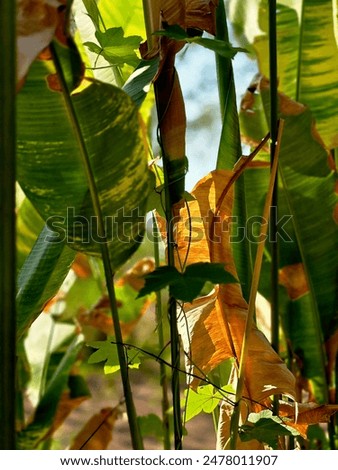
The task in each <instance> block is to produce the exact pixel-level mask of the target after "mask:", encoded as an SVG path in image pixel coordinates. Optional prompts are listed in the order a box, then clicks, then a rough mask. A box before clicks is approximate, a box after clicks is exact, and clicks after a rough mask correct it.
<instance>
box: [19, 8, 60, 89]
mask: <svg viewBox="0 0 338 470" xmlns="http://www.w3.org/2000/svg"><path fill="white" fill-rule="evenodd" d="M62 4H65V1H64V0H17V83H18V88H20V87H21V86H22V84H23V80H24V78H25V76H26V74H27V72H28V69H29V67H30V66H31V64H32V62H33V61H34V60H35V59H36V57H37V56H38V55H39V53H40V52H41V51H42V50H43V49H44V48H45V47H47V46H48V45H49V44H50V42H51V40H52V38H53V36H54V33H55V30H56V28H57V26H58V22H59V13H58V8H59V7H60V5H62Z"/></svg>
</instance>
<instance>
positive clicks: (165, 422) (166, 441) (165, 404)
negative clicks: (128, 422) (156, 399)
mask: <svg viewBox="0 0 338 470" xmlns="http://www.w3.org/2000/svg"><path fill="white" fill-rule="evenodd" d="M153 234H154V237H155V243H154V257H155V266H156V267H158V266H160V253H159V230H158V227H157V223H156V218H155V215H154V214H153ZM155 313H156V323H157V334H158V345H159V349H160V351H163V350H164V347H165V345H164V333H163V321H162V297H161V292H156V312H155ZM160 385H161V388H162V430H163V448H164V449H165V450H170V448H171V446H170V427H169V415H168V410H169V398H168V377H167V373H166V367H165V364H164V362H162V361H160Z"/></svg>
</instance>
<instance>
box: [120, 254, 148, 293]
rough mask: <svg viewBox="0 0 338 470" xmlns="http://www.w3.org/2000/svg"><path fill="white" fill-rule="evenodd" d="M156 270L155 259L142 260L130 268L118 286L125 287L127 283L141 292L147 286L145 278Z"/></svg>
mask: <svg viewBox="0 0 338 470" xmlns="http://www.w3.org/2000/svg"><path fill="white" fill-rule="evenodd" d="M154 269H155V261H154V259H153V258H149V257H148V258H142V259H141V260H140V261H138V262H137V263H135V264H134V266H133V267H132V268H130V269H129V270H128V271H127V272H126V273H125V274H124V276H122V277H121V279H119V280H118V281H117V283H116V284H117V285H118V286H123V285H124V284H126V283H127V284H129V285H130V286H131V287H132V288H133V289H135V290H136V291H137V292H139V291H140V290H141V289H142V287H144V284H145V281H144V276H145V275H146V274H149V273H151V272H152V271H154Z"/></svg>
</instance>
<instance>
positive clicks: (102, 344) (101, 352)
mask: <svg viewBox="0 0 338 470" xmlns="http://www.w3.org/2000/svg"><path fill="white" fill-rule="evenodd" d="M88 346H89V347H91V348H94V349H97V350H96V351H95V352H93V353H92V354H91V355H90V356H89V358H88V364H97V363H99V362H104V363H105V364H104V373H105V374H114V373H115V372H117V371H119V370H120V363H119V357H118V352H117V346H116V344H115V343H113V342H112V341H111V340H109V339H108V340H105V341H92V342H90V343H88ZM140 358H141V354H140V352H139V351H133V350H131V351H130V352H129V353H128V367H129V368H130V369H138V368H139V367H140V364H141V360H140Z"/></svg>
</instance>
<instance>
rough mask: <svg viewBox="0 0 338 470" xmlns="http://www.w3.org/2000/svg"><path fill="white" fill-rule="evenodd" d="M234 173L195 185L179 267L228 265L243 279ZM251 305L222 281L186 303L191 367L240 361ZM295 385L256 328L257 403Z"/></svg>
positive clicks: (180, 235)
mask: <svg viewBox="0 0 338 470" xmlns="http://www.w3.org/2000/svg"><path fill="white" fill-rule="evenodd" d="M232 176H233V173H232V172H230V171H220V170H218V171H214V172H212V173H209V174H208V175H207V176H206V177H205V178H203V179H202V180H200V181H199V183H198V184H197V185H196V187H195V188H194V189H193V191H192V195H193V196H194V198H195V200H192V201H189V202H187V205H188V208H187V206H185V207H184V208H181V209H180V210H179V218H177V221H176V224H175V228H174V234H175V242H176V244H177V247H178V250H177V265H178V266H180V265H182V263H183V262H184V260H186V264H191V263H196V262H201V261H204V262H212V263H225V265H226V269H227V271H229V272H230V273H231V274H233V275H234V276H235V277H237V272H236V267H235V263H234V259H233V255H232V250H231V245H230V229H229V222H230V221H231V215H232V205H233V186H231V187H230V189H229V191H228V192H227V193H226V194H225V193H224V188H226V187H227V185H228V182H229V180H230V178H231V177H232ZM189 221H190V222H189ZM247 308H248V306H247V303H246V301H245V300H244V298H243V295H242V291H241V287H240V284H239V283H238V284H228V285H220V286H218V287H216V289H215V290H214V291H213V292H211V293H210V294H209V295H207V296H205V297H202V298H199V299H196V300H195V301H194V302H192V303H190V304H185V305H184V306H183V311H184V314H182V312H179V318H180V322H179V328H180V334H181V336H182V340H183V343H184V347H185V351H186V353H187V354H188V356H189V357H190V359H187V368H188V369H190V368H191V367H192V368H193V369H195V368H196V370H194V373H197V374H198V370H202V371H203V372H204V373H208V372H210V371H211V370H212V369H214V368H215V367H216V366H217V365H219V364H220V363H221V362H222V361H224V360H226V359H228V358H230V357H235V358H236V359H237V360H239V358H240V352H241V347H242V340H243V334H244V329H245V323H246V316H247ZM186 323H187V325H186ZM195 382H196V381H195ZM193 384H194V385H195V383H194V382H193ZM294 385H295V380H294V377H293V375H292V374H291V372H290V371H289V370H288V369H287V367H286V365H285V364H284V362H283V361H282V360H281V359H280V357H279V356H278V355H277V354H276V353H275V352H274V350H273V349H272V347H271V345H270V343H269V342H268V340H267V339H266V337H265V336H264V335H263V334H262V333H261V332H260V331H259V330H258V328H256V327H253V329H252V334H251V337H250V339H249V354H248V360H247V364H246V387H247V391H248V396H249V397H250V398H251V399H252V400H254V401H257V402H262V401H264V399H266V398H267V397H269V396H270V395H272V394H274V393H276V394H279V393H284V394H289V395H291V396H294V392H295V390H294Z"/></svg>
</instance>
